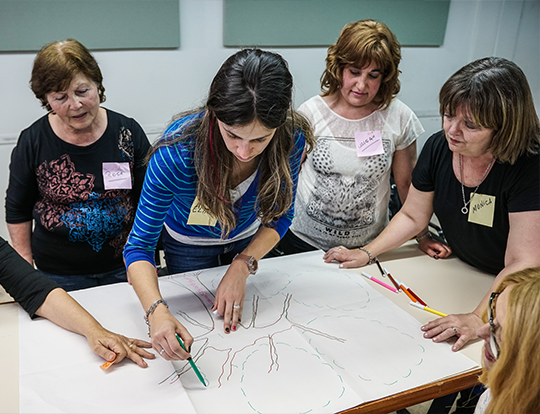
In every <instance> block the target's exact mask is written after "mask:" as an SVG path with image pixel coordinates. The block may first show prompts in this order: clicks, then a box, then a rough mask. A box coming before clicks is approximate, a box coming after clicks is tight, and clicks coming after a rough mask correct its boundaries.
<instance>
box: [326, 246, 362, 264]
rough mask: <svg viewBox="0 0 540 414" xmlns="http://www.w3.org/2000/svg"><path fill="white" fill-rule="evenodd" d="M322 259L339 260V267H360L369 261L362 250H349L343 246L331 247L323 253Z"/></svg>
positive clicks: (327, 260) (327, 261) (328, 260)
mask: <svg viewBox="0 0 540 414" xmlns="http://www.w3.org/2000/svg"><path fill="white" fill-rule="evenodd" d="M323 259H324V261H325V262H326V263H330V262H331V261H333V260H335V261H337V262H339V267H340V268H344V269H348V268H353V267H362V266H365V265H367V264H368V262H369V256H368V255H367V253H366V252H364V251H363V250H349V249H347V248H346V247H344V246H338V247H332V248H331V249H330V250H328V251H327V252H326V253H325V254H324V256H323Z"/></svg>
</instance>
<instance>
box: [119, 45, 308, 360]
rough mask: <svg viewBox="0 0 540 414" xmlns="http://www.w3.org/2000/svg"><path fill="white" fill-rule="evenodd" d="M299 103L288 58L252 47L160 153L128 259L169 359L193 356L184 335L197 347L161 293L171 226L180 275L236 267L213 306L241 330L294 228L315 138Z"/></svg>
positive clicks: (171, 256)
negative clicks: (276, 252)
mask: <svg viewBox="0 0 540 414" xmlns="http://www.w3.org/2000/svg"><path fill="white" fill-rule="evenodd" d="M291 106H292V76H291V74H290V72H289V70H288V67H287V63H286V61H285V60H284V59H283V58H282V57H281V56H280V55H278V54H275V53H271V52H267V51H263V50H260V49H245V50H242V51H240V52H238V53H236V54H234V55H233V56H231V57H229V58H228V59H227V60H226V61H225V63H224V64H223V65H222V67H221V68H220V70H219V71H218V73H217V75H216V76H215V77H214V80H213V81H212V84H211V86H210V92H209V96H208V99H207V102H206V105H205V106H204V107H203V108H199V109H197V110H194V111H190V112H186V113H182V114H180V115H178V116H177V117H176V119H175V120H174V121H173V122H172V124H171V125H170V126H169V127H168V128H167V130H166V131H165V133H164V135H163V137H162V139H161V140H160V141H159V142H158V143H157V144H156V145H154V148H153V149H152V151H151V156H150V160H149V165H148V169H147V173H146V178H145V183H144V186H143V191H142V194H141V198H140V202H139V207H138V210H137V215H136V218H135V223H134V225H133V230H132V232H131V234H130V236H129V239H128V243H127V244H126V247H125V250H124V258H125V262H126V267H127V268H128V276H129V279H130V282H131V283H132V284H133V286H134V288H135V291H136V292H137V295H138V296H139V299H140V300H141V303H142V305H143V307H144V309H147V312H146V320H147V323H148V325H149V328H150V330H149V333H150V334H151V338H152V344H153V347H154V349H156V351H157V352H159V353H160V354H161V355H162V356H163V357H164V358H165V359H185V358H187V357H188V354H187V353H186V352H185V351H183V350H182V348H181V347H180V346H179V345H178V342H177V341H176V339H175V334H179V335H180V336H181V337H182V338H183V339H184V341H185V343H186V345H187V346H189V345H191V343H192V341H193V339H192V338H191V336H190V335H189V333H188V332H187V330H186V329H185V328H184V327H183V326H182V325H181V324H180V323H179V322H178V320H177V319H176V318H175V317H174V316H172V315H171V314H170V312H169V311H168V309H167V306H166V303H165V302H164V301H163V299H162V297H161V294H160V292H159V288H158V283H157V277H156V270H155V267H154V250H155V245H156V242H157V240H158V238H159V235H160V234H161V232H162V229H163V236H162V237H163V244H164V250H165V258H166V261H167V268H168V269H169V271H170V273H182V272H187V271H193V270H197V269H204V268H208V267H214V266H219V265H223V264H230V266H229V268H228V270H227V272H226V273H225V275H224V276H223V278H222V280H221V282H220V284H219V286H218V288H217V291H216V293H215V299H214V306H213V308H212V310H213V311H217V312H218V313H219V314H220V315H223V317H224V331H225V332H226V333H229V332H230V331H231V330H232V331H235V330H236V328H237V324H238V322H239V321H240V318H241V315H242V306H243V303H244V297H245V287H246V279H247V277H248V276H249V275H250V274H255V272H256V271H257V261H258V260H259V259H261V258H262V257H263V256H264V255H265V254H266V253H268V252H269V251H270V250H271V249H272V247H273V246H274V245H275V244H276V243H277V242H278V241H279V240H280V238H281V237H282V236H283V235H284V234H285V232H286V231H287V229H288V228H289V226H290V224H291V220H292V217H293V214H294V197H295V194H296V185H297V179H298V172H299V169H300V164H301V160H302V154H303V153H304V151H305V150H309V149H311V147H312V146H313V142H314V141H313V136H312V133H311V130H310V127H309V124H308V123H307V121H306V120H305V118H303V117H302V116H301V115H299V114H298V113H296V112H294V111H293V110H292V109H291ZM160 305H161V306H160Z"/></svg>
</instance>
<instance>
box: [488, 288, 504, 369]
mask: <svg viewBox="0 0 540 414" xmlns="http://www.w3.org/2000/svg"><path fill="white" fill-rule="evenodd" d="M500 294H501V292H493V293H492V294H491V296H490V297H489V308H488V316H489V329H490V338H489V341H490V342H489V343H490V346H491V352H492V353H493V356H494V357H495V359H497V358H498V357H499V354H500V353H501V348H499V344H498V343H497V339H495V325H494V323H493V320H494V319H495V316H496V315H495V304H496V302H497V301H496V299H497V297H498V296H499V295H500Z"/></svg>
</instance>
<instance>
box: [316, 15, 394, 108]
mask: <svg viewBox="0 0 540 414" xmlns="http://www.w3.org/2000/svg"><path fill="white" fill-rule="evenodd" d="M400 61H401V45H400V44H399V42H398V40H397V38H396V36H395V35H394V34H393V33H392V31H391V30H390V29H389V28H388V26H387V25H386V24H384V23H382V22H376V21H374V20H361V21H358V22H355V23H349V24H348V25H347V26H345V27H344V28H343V30H342V31H341V34H340V35H339V39H338V40H337V42H336V43H334V44H333V45H330V47H329V48H328V55H327V57H326V69H325V70H324V72H323V74H322V76H321V90H322V91H323V96H328V95H331V94H333V93H334V92H336V91H337V90H338V89H339V88H341V85H342V83H343V69H345V67H346V66H349V65H353V66H355V67H357V68H359V69H361V68H364V67H365V66H368V65H369V64H370V63H372V62H374V63H376V64H377V66H378V67H379V69H380V70H381V73H382V82H381V86H380V87H379V91H378V93H377V96H376V97H375V99H374V102H375V103H378V104H379V108H386V107H387V106H388V105H389V104H390V102H391V101H392V99H393V98H394V97H395V96H396V95H397V94H398V93H399V90H400V88H401V85H400V82H399V79H398V77H399V73H400V71H399V69H398V66H399V62H400Z"/></svg>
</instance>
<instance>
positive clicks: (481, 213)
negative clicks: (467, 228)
mask: <svg viewBox="0 0 540 414" xmlns="http://www.w3.org/2000/svg"><path fill="white" fill-rule="evenodd" d="M494 215H495V196H490V195H485V194H478V193H476V194H473V196H472V198H471V203H470V205H469V222H470V223H476V224H480V225H482V226H487V227H493V216H494Z"/></svg>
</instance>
